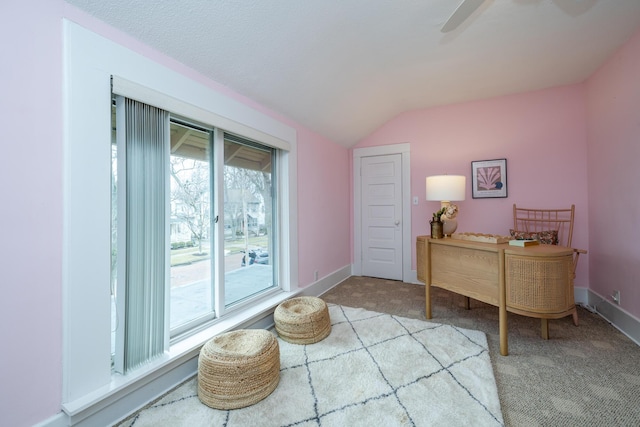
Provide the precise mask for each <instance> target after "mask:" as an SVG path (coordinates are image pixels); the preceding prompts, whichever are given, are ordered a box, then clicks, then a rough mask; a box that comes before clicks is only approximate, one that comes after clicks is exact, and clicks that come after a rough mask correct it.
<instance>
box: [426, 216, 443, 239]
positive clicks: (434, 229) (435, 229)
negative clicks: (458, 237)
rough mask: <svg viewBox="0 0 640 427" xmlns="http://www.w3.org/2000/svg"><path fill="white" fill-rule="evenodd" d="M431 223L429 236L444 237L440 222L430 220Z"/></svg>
mask: <svg viewBox="0 0 640 427" xmlns="http://www.w3.org/2000/svg"><path fill="white" fill-rule="evenodd" d="M429 224H431V238H432V239H442V238H443V237H444V233H443V232H442V222H440V221H435V220H434V221H430V222H429Z"/></svg>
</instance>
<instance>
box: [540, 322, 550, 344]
mask: <svg viewBox="0 0 640 427" xmlns="http://www.w3.org/2000/svg"><path fill="white" fill-rule="evenodd" d="M541 320H542V321H541V322H540V335H541V336H542V339H544V340H548V339H549V319H541Z"/></svg>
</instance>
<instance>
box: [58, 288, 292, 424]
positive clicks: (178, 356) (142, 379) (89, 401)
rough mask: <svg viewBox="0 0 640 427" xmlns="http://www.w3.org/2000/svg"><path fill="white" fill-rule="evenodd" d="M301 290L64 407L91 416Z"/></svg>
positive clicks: (231, 318) (268, 301) (222, 323)
mask: <svg viewBox="0 0 640 427" xmlns="http://www.w3.org/2000/svg"><path fill="white" fill-rule="evenodd" d="M299 293H300V291H295V292H278V293H276V294H275V295H271V296H269V297H267V298H265V299H264V300H263V301H260V302H259V303H257V304H255V305H253V306H251V307H248V308H246V309H245V310H239V311H238V312H236V313H233V314H229V315H228V316H227V317H225V318H223V319H220V320H219V321H217V322H215V323H214V324H212V325H211V326H210V327H208V328H206V329H203V330H202V331H199V332H198V333H196V334H194V335H192V336H190V337H188V338H185V339H184V340H181V341H179V342H177V343H175V344H173V345H172V346H171V348H170V349H169V351H168V352H165V353H164V354H163V355H162V356H160V357H158V358H156V359H155V360H153V361H151V362H149V363H148V364H146V365H145V366H143V367H141V368H139V369H137V370H135V371H132V372H130V373H128V374H126V375H120V374H113V375H112V376H111V382H110V383H109V384H107V385H105V386H104V387H101V388H99V389H97V390H95V391H94V392H91V393H89V394H86V395H84V396H82V397H80V398H78V399H76V400H73V401H71V402H66V403H64V404H63V405H62V409H63V410H64V412H65V413H66V414H67V415H69V416H70V417H76V416H78V417H79V418H80V419H83V418H85V417H87V416H91V415H92V414H93V413H96V412H99V411H101V410H102V409H104V408H106V407H107V406H109V405H111V404H112V403H113V402H117V401H118V400H119V399H121V398H123V397H125V396H127V395H128V394H130V393H132V392H133V391H136V390H138V389H139V388H141V387H143V386H145V385H147V384H149V383H150V382H152V381H153V380H155V379H157V378H159V377H161V376H162V375H163V374H165V373H168V372H170V371H171V370H173V369H175V368H177V367H179V366H180V365H182V364H185V363H186V362H188V361H189V360H190V359H193V358H195V357H197V356H198V354H199V352H200V348H202V346H203V345H204V344H205V343H206V342H207V341H208V340H209V339H211V338H212V337H214V336H216V335H219V334H221V333H224V332H228V331H231V330H234V329H241V328H244V327H250V326H251V325H252V324H254V323H256V322H258V321H260V320H262V319H264V318H266V317H268V316H269V315H270V314H271V313H270V312H272V311H273V310H274V309H275V307H276V306H277V305H278V304H280V303H281V302H283V301H285V300H287V299H289V298H292V297H295V296H297V295H298V294H299Z"/></svg>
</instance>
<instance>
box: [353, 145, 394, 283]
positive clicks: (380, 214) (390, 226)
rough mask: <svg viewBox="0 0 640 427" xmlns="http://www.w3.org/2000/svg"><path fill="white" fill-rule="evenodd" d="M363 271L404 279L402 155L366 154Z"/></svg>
mask: <svg viewBox="0 0 640 427" xmlns="http://www.w3.org/2000/svg"><path fill="white" fill-rule="evenodd" d="M360 173H361V195H362V198H361V200H362V208H361V211H360V212H361V213H362V222H361V227H362V229H361V234H360V235H361V237H362V275H363V276H371V277H380V278H384V279H392V280H402V234H403V233H402V226H403V224H402V156H401V155H400V154H390V155H384V156H371V157H363V158H362V159H361V164H360Z"/></svg>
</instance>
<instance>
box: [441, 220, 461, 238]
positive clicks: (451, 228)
mask: <svg viewBox="0 0 640 427" xmlns="http://www.w3.org/2000/svg"><path fill="white" fill-rule="evenodd" d="M441 221H442V234H444V235H445V236H449V237H451V235H452V234H453V233H455V232H456V229H457V228H458V221H456V219H455V218H442V219H441Z"/></svg>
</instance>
